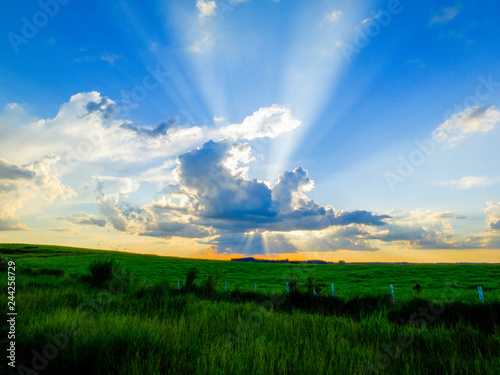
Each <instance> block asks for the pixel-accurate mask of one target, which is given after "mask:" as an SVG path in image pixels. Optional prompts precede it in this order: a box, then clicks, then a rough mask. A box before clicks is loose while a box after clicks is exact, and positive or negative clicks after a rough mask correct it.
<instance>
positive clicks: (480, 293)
mask: <svg viewBox="0 0 500 375" xmlns="http://www.w3.org/2000/svg"><path fill="white" fill-rule="evenodd" d="M477 293H478V294H479V299H480V300H481V302H482V303H484V297H483V288H481V287H480V286H478V287H477Z"/></svg>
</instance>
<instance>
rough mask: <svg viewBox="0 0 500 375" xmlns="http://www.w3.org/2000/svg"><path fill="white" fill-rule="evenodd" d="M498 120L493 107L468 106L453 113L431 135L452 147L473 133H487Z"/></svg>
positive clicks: (499, 116) (496, 111) (498, 116)
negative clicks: (461, 110)
mask: <svg viewBox="0 0 500 375" xmlns="http://www.w3.org/2000/svg"><path fill="white" fill-rule="evenodd" d="M499 122H500V112H499V111H498V110H496V109H494V107H468V108H466V109H465V110H464V111H463V112H459V113H455V114H454V115H453V116H451V118H450V119H448V120H446V121H445V122H444V123H443V124H441V125H440V126H439V127H438V128H437V129H436V130H434V132H433V137H435V138H436V139H437V140H439V141H442V142H445V143H446V144H447V145H448V146H450V147H453V146H456V145H457V144H458V143H460V142H461V141H463V140H464V139H465V138H466V137H468V136H470V135H471V134H474V133H487V132H489V131H491V130H493V128H494V127H495V126H496V125H497V124H498V123H499Z"/></svg>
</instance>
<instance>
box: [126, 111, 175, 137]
mask: <svg viewBox="0 0 500 375" xmlns="http://www.w3.org/2000/svg"><path fill="white" fill-rule="evenodd" d="M178 121H179V118H178V117H177V116H172V117H170V118H168V119H167V120H165V121H160V122H159V123H157V124H156V125H155V126H154V127H153V128H148V127H146V126H137V125H134V124H132V123H130V122H125V123H123V124H122V125H121V127H122V128H124V129H128V130H132V131H134V132H136V133H137V134H138V135H142V136H146V137H151V138H155V137H159V136H162V135H165V134H167V131H168V130H169V129H170V128H172V127H174V126H175V125H176V124H177V122H178Z"/></svg>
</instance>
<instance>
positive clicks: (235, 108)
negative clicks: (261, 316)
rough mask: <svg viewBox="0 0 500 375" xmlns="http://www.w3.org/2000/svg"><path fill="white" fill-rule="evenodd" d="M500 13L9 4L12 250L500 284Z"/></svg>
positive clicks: (256, 4)
mask: <svg viewBox="0 0 500 375" xmlns="http://www.w3.org/2000/svg"><path fill="white" fill-rule="evenodd" d="M353 3H354V4H353ZM499 11H500V4H497V3H496V2H478V1H442V2H438V3H436V2H434V1H425V0H424V1H410V0H405V1H403V0H401V1H397V0H391V1H363V2H352V1H328V0H322V1H320V0H313V1H307V2H306V1H304V2H302V1H291V0H288V1H287V0H281V1H272V0H260V1H259V0H247V1H242V0H239V1H236V0H235V1H203V0H197V1H196V0H189V1H186V0H182V1H181V0H168V1H158V2H152V3H146V4H145V3H143V2H137V1H116V2H98V1H87V2H79V1H76V0H69V1H68V0H59V1H57V0H48V1H44V0H41V1H39V2H28V3H21V4H17V3H9V4H5V5H4V11H3V12H2V14H1V15H0V19H1V22H0V25H1V26H0V29H1V31H2V32H1V35H2V39H1V42H0V56H1V59H0V242H30V243H39V244H59V245H70V246H82V247H90V248H105V249H109V248H114V249H116V248H118V249H120V250H128V251H137V252H143V253H154V254H161V255H175V256H186V257H210V258H220V259H228V258H230V257H235V256H241V255H245V256H248V255H252V256H265V257H269V258H289V259H304V258H308V259H311V258H314V259H325V260H331V261H336V260H340V259H342V260H346V261H409V262H500V250H499V249H500V164H499V148H498V145H499V144H500V126H499V124H500V110H499V106H500V71H499V69H498V67H499V60H500V48H499V47H500V45H499V42H498V35H500V23H499V22H498V14H499Z"/></svg>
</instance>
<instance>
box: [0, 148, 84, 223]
mask: <svg viewBox="0 0 500 375" xmlns="http://www.w3.org/2000/svg"><path fill="white" fill-rule="evenodd" d="M58 161H59V158H58V157H57V156H55V155H46V156H44V157H43V158H41V159H38V160H35V161H32V162H31V163H29V164H25V165H16V164H13V163H11V162H9V161H6V160H4V159H0V230H3V231H7V230H26V229H28V228H27V226H26V225H25V224H24V223H23V222H21V221H20V220H19V218H18V217H17V214H16V212H17V211H18V210H19V209H21V208H22V207H23V206H24V205H25V203H26V202H28V201H30V200H32V199H35V198H37V204H40V202H43V201H44V202H45V203H52V202H53V201H54V200H55V199H56V198H61V199H63V200H65V199H70V198H73V197H75V196H76V193H75V191H74V190H73V189H71V187H70V186H67V185H64V184H63V183H62V182H61V181H60V180H59V176H58V174H57V172H55V171H54V170H53V165H54V164H55V163H57V162H58ZM5 180H6V181H7V182H5Z"/></svg>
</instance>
